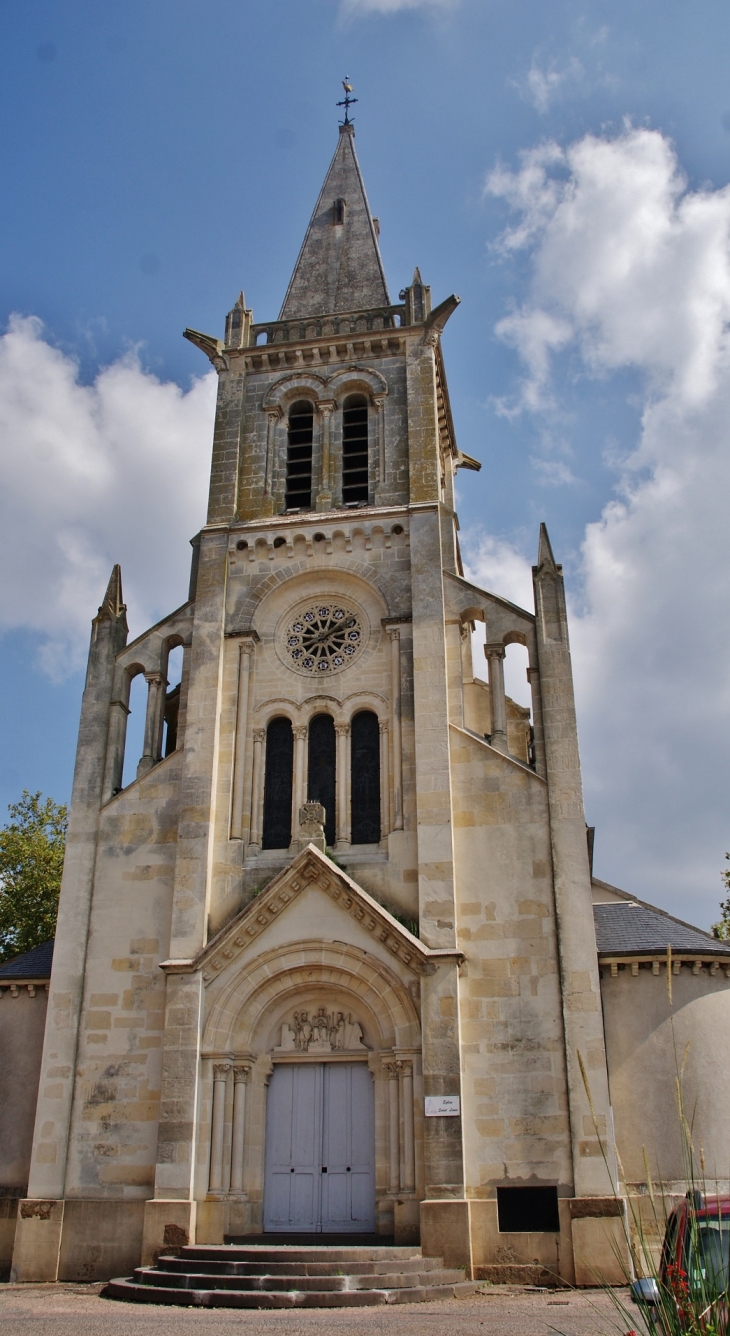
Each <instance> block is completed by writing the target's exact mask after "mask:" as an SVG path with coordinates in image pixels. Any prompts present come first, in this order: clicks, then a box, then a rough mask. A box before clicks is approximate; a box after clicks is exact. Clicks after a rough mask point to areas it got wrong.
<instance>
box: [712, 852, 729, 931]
mask: <svg viewBox="0 0 730 1336" xmlns="http://www.w3.org/2000/svg"><path fill="white" fill-rule="evenodd" d="M725 857H726V858H727V859H728V860H730V854H725ZM722 879H723V881H724V883H725V889H726V891H727V892H728V894H727V896H726V897H725V899H724V900H721V901H720V910H721V913H722V917H721V918H720V920H719V921H718V922H717V923H713V925H712V935H713V937H719V938H720V940H721V941H728V940H730V868H726V869H725V871H724V872H723V874H722Z"/></svg>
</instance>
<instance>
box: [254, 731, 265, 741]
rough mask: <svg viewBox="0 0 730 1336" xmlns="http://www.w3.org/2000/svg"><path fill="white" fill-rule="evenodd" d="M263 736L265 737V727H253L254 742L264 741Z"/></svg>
mask: <svg viewBox="0 0 730 1336" xmlns="http://www.w3.org/2000/svg"><path fill="white" fill-rule="evenodd" d="M265 738H266V729H265V728H255V729H254V730H253V740H254V742H264V741H265Z"/></svg>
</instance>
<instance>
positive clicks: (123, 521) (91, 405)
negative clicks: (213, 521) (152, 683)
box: [0, 316, 216, 678]
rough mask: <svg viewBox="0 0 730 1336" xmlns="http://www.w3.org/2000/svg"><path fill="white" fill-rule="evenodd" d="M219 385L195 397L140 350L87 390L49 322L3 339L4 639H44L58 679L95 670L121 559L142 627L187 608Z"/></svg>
mask: <svg viewBox="0 0 730 1336" xmlns="http://www.w3.org/2000/svg"><path fill="white" fill-rule="evenodd" d="M215 379H216V378H215V375H213V374H209V375H207V376H204V377H202V378H201V379H199V380H196V381H194V382H193V384H192V386H191V388H190V389H189V390H188V391H187V392H184V391H182V390H181V389H180V388H179V386H177V385H175V384H162V383H161V382H160V381H159V380H157V379H156V378H155V377H154V376H152V375H150V374H149V373H147V372H145V371H144V370H143V368H142V367H141V365H140V362H139V359H138V357H137V356H136V355H134V354H130V355H129V356H127V357H125V358H123V359H121V360H120V361H118V362H115V363H114V364H113V365H112V366H109V367H107V368H105V369H104V370H102V371H100V372H99V374H98V375H97V377H96V379H95V381H94V383H93V384H91V385H82V384H81V383H80V381H79V373H78V367H77V365H76V363H75V361H74V360H73V359H72V358H70V357H68V356H66V355H65V354H64V353H62V352H60V351H59V350H58V349H57V348H54V347H52V345H51V344H50V343H49V342H47V341H46V340H45V339H44V337H43V329H42V326H41V323H40V321H38V320H35V319H33V318H25V319H24V318H21V317H19V316H15V317H13V319H12V320H11V322H10V325H9V328H8V331H7V333H6V334H5V335H3V336H2V338H0V564H1V565H2V570H3V573H4V578H3V580H2V582H0V630H2V631H11V630H18V629H21V628H22V629H25V630H29V631H32V632H35V633H37V634H38V635H39V636H40V638H41V657H42V663H43V666H44V667H45V669H46V671H47V672H48V673H49V674H50V675H51V676H54V677H59V678H60V677H63V676H64V675H65V674H67V673H68V672H70V671H72V670H73V669H74V668H77V667H79V666H80V665H82V664H83V662H84V661H85V657H86V650H87V645H88V637H89V623H90V620H91V618H92V617H93V615H94V613H95V612H96V609H97V606H98V605H99V603H100V602H101V599H102V597H103V594H104V589H105V587H106V583H107V581H108V579H109V574H110V571H111V567H112V565H113V563H114V562H116V561H119V562H121V565H122V577H123V584H124V596H125V601H126V602H127V604H128V607H129V614H128V615H129V618H130V624H132V625H133V627H134V629H135V631H137V632H138V631H141V630H143V629H144V627H145V626H146V625H148V624H150V623H151V622H154V621H155V620H156V619H157V618H158V617H159V616H161V615H163V614H164V613H165V612H166V611H171V610H172V609H173V608H174V607H175V606H177V605H178V604H179V603H181V602H183V601H184V599H185V597H186V595H187V587H186V578H185V571H186V567H187V565H188V562H189V548H188V546H187V540H188V539H189V538H190V537H192V536H193V534H194V533H196V532H197V530H198V529H199V528H200V525H201V524H202V523H203V521H204V518H205V516H204V513H203V506H204V498H205V492H206V479H207V474H208V469H209V463H210V442H211V435H212V420H213V410H214V402H215Z"/></svg>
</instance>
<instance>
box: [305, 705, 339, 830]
mask: <svg viewBox="0 0 730 1336" xmlns="http://www.w3.org/2000/svg"><path fill="white" fill-rule="evenodd" d="M335 791H336V790H335V721H334V719H333V718H332V717H331V715H329V714H316V715H315V716H314V719H312V720H311V721H310V724H309V770H308V776H307V794H308V797H309V801H310V802H315V803H321V804H322V806H323V807H324V811H325V823H324V833H325V839H326V840H327V843H328V844H330V845H331V844H334V842H335Z"/></svg>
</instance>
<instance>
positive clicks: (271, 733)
mask: <svg viewBox="0 0 730 1336" xmlns="http://www.w3.org/2000/svg"><path fill="white" fill-rule="evenodd" d="M293 762H294V734H293V732H292V726H291V721H290V720H289V719H282V718H279V719H272V720H271V723H270V724H269V727H268V728H267V730H266V762H265V765H266V768H265V771H264V838H263V848H264V849H288V848H289V845H290V843H291V808H292V766H293Z"/></svg>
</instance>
